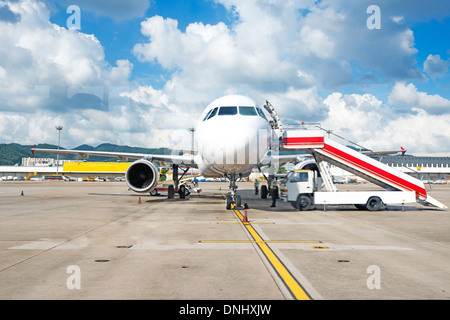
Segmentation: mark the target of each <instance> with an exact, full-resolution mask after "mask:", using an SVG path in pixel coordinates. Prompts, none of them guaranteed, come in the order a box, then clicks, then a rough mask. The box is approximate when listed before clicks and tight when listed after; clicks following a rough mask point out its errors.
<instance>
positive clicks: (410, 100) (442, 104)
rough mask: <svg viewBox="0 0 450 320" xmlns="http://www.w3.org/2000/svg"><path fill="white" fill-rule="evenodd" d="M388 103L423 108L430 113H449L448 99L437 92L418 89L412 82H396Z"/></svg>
mask: <svg viewBox="0 0 450 320" xmlns="http://www.w3.org/2000/svg"><path fill="white" fill-rule="evenodd" d="M389 103H390V104H393V105H400V106H408V107H409V108H420V109H424V110H425V111H426V112H427V113H430V114H443V113H447V114H450V100H447V99H445V98H443V97H441V96H439V95H437V94H435V95H429V94H427V93H426V92H421V91H418V90H417V88H416V86H415V85H414V84H412V83H409V84H406V83H405V82H397V83H395V85H394V87H393V88H392V92H391V94H390V95H389Z"/></svg>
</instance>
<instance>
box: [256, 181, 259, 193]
mask: <svg viewBox="0 0 450 320" xmlns="http://www.w3.org/2000/svg"><path fill="white" fill-rule="evenodd" d="M258 191H259V180H258V179H257V178H255V194H256V195H257V194H258Z"/></svg>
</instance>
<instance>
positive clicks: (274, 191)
mask: <svg viewBox="0 0 450 320" xmlns="http://www.w3.org/2000/svg"><path fill="white" fill-rule="evenodd" d="M270 186H271V189H272V205H271V207H275V206H276V205H275V204H276V202H277V199H278V185H277V179H273V180H272V183H271V184H270Z"/></svg>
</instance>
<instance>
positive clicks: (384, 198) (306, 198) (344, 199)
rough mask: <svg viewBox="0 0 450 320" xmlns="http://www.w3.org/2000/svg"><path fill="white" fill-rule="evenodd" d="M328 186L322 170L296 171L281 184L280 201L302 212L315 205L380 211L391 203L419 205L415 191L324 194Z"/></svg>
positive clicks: (336, 192)
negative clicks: (324, 186) (324, 189)
mask: <svg viewBox="0 0 450 320" xmlns="http://www.w3.org/2000/svg"><path fill="white" fill-rule="evenodd" d="M323 185H324V183H323V179H322V177H321V176H320V172H319V171H315V170H295V171H291V172H289V173H288V174H287V176H286V178H285V179H283V180H282V183H281V188H280V190H281V194H280V199H281V200H282V201H284V202H289V203H291V205H292V207H294V208H295V209H298V210H301V211H307V210H312V209H314V207H315V205H317V204H321V205H325V206H326V205H355V206H356V207H357V208H358V209H367V210H369V211H378V210H383V209H385V208H386V205H388V204H405V203H414V202H416V195H415V192H414V191H378V190H377V191H335V192H327V191H321V190H322V186H323Z"/></svg>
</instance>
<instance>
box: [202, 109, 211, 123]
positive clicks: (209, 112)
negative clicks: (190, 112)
mask: <svg viewBox="0 0 450 320" xmlns="http://www.w3.org/2000/svg"><path fill="white" fill-rule="evenodd" d="M211 111H212V109H211V110H209V111H208V113H207V114H206V116H205V117H204V118H203V121H205V120H206V119H207V118H208V116H209V115H210V114H211Z"/></svg>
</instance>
